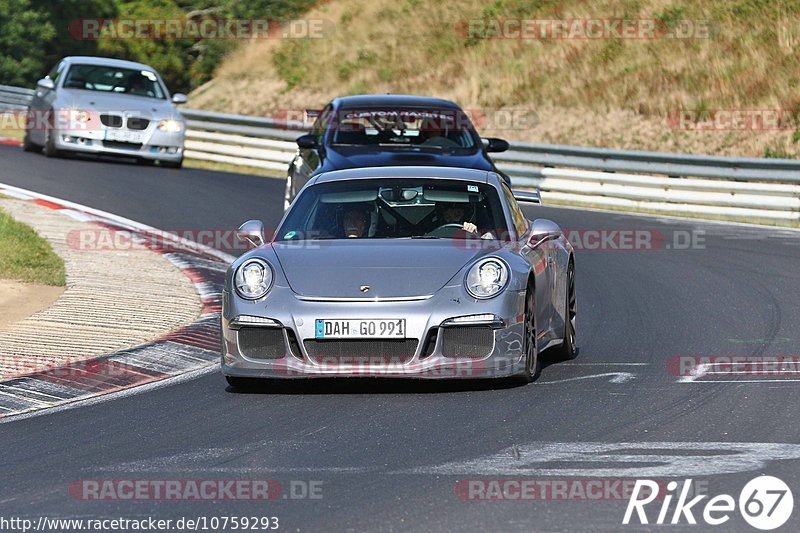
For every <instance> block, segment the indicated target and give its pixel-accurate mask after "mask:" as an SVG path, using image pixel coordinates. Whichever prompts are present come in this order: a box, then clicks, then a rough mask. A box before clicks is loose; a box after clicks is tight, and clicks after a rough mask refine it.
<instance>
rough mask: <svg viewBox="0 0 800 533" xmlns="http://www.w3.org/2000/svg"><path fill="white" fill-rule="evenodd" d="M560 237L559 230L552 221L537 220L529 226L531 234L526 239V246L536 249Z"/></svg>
mask: <svg viewBox="0 0 800 533" xmlns="http://www.w3.org/2000/svg"><path fill="white" fill-rule="evenodd" d="M560 236H561V228H560V227H558V224H556V223H555V222H553V221H552V220H547V219H546V218H537V219H536V220H534V221H533V224H531V233H530V237H528V244H529V245H530V247H531V248H536V247H537V246H539V245H541V244H542V243H543V242H546V241H549V240H552V239H557V238H559V237H560Z"/></svg>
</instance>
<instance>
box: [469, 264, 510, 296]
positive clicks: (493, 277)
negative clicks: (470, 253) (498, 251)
mask: <svg viewBox="0 0 800 533" xmlns="http://www.w3.org/2000/svg"><path fill="white" fill-rule="evenodd" d="M464 285H465V286H466V289H467V292H468V293H470V295H471V296H473V297H474V298H478V299H486V298H492V297H493V296H497V295H498V294H500V293H501V292H502V291H503V289H505V288H506V285H508V266H507V265H506V263H505V261H503V260H502V259H498V258H497V257H488V258H486V259H481V260H480V261H478V262H477V263H475V264H474V265H472V268H470V269H469V272H467V277H466V278H465V279H464Z"/></svg>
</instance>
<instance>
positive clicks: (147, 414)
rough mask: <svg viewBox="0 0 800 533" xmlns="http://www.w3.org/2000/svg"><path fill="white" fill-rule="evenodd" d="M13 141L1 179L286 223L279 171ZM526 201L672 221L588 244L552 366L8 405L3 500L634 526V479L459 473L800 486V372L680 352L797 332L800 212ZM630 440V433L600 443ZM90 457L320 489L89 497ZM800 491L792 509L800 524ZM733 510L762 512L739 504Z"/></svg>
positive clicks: (443, 521)
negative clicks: (545, 492)
mask: <svg viewBox="0 0 800 533" xmlns="http://www.w3.org/2000/svg"><path fill="white" fill-rule="evenodd" d="M0 161H1V162H2V164H1V165H0V182H4V183H7V184H10V185H15V186H18V187H23V188H26V189H30V190H34V191H37V192H40V193H44V194H48V195H52V196H57V197H59V198H63V199H66V200H71V201H74V202H79V203H82V204H85V205H88V206H91V207H94V208H97V209H103V210H106V211H109V212H112V213H115V214H117V215H121V216H124V217H128V218H131V219H133V220H137V221H139V222H143V223H145V224H149V225H152V226H155V227H158V228H162V229H195V230H196V229H220V230H223V229H233V228H235V227H236V226H238V224H239V223H240V222H242V221H244V220H247V219H249V218H260V219H262V220H264V223H265V224H266V225H267V227H274V225H275V224H276V223H277V222H278V220H279V218H280V215H281V205H282V201H283V197H282V195H283V182H282V181H280V180H272V179H266V178H261V177H251V176H245V175H240V174H230V173H220V172H211V171H204V170H194V169H183V170H179V171H178V170H167V169H160V168H142V167H138V166H136V165H134V164H129V163H125V162H113V161H102V162H100V161H89V160H77V159H67V160H62V159H59V160H53V159H46V158H44V157H43V156H41V155H37V154H29V153H24V152H23V151H22V150H21V149H19V148H15V147H9V146H0ZM526 213H527V215H528V216H529V217H530V218H536V217H540V216H543V217H547V218H551V219H553V220H555V221H556V222H558V223H559V224H560V225H561V226H562V227H564V228H568V229H574V230H604V231H612V230H634V229H636V230H640V231H646V232H651V233H650V234H652V235H658V236H662V237H663V239H664V240H663V241H661V240H659V239H656V240H657V241H658V242H660V243H662V244H663V245H661V246H659V248H660V249H658V250H638V251H637V250H633V251H631V250H625V251H623V250H613V249H610V250H579V251H578V252H577V255H576V259H577V283H578V299H579V313H578V342H579V345H580V350H581V351H580V355H579V356H578V357H577V358H576V359H575V360H573V361H570V362H566V363H558V364H551V365H548V366H546V367H545V368H544V370H543V371H542V374H541V377H540V378H539V380H538V381H537V382H536V383H534V384H532V385H529V386H518V387H500V386H497V385H491V384H480V383H477V384H476V383H472V382H466V383H455V384H448V383H446V384H441V383H421V384H420V383H413V382H395V381H389V382H387V381H368V382H364V381H337V382H330V381H320V382H317V381H314V382H311V383H308V384H300V383H291V384H288V385H286V386H281V387H279V388H277V389H265V390H263V391H259V392H255V393H236V392H233V391H232V390H230V389H226V386H225V381H224V379H223V377H222V376H221V375H220V374H218V373H216V372H215V373H211V374H208V375H205V376H202V377H199V378H197V379H194V380H190V381H186V382H183V383H179V384H175V385H172V386H167V387H162V388H158V389H155V390H150V391H146V392H143V393H141V394H134V395H130V396H127V397H124V398H119V399H113V400H110V401H105V402H99V403H96V404H93V405H88V406H83V407H79V408H75V409H71V410H65V411H61V412H55V413H51V414H44V415H42V416H35V417H32V418H29V419H25V420H18V421H11V422H9V423H6V424H0V448H2V450H3V455H2V459H0V462H1V463H2V473H3V483H2V484H0V515H2V516H11V515H13V516H28V517H38V516H40V515H47V516H51V517H56V516H60V517H67V516H70V517H83V518H90V517H92V518H97V517H129V518H132V517H140V518H141V517H147V516H155V517H158V518H179V517H181V516H193V517H198V516H207V517H210V516H232V515H238V516H243V515H247V516H277V517H279V518H280V524H281V529H286V530H297V529H299V530H304V531H308V530H312V531H316V530H330V531H346V530H352V531H409V530H410V531H429V530H430V531H464V530H466V531H470V530H485V531H531V530H536V531H543V530H546V531H598V530H604V531H619V530H621V529H620V527H621V526H620V524H621V521H622V517H623V514H624V511H625V507H626V504H627V501H626V500H615V499H613V498H612V499H611V500H609V501H600V502H598V501H586V500H584V499H579V498H576V499H572V500H570V501H552V500H550V501H507V502H495V501H465V500H464V499H462V498H460V497H459V494H460V493H458V494H457V491H456V486H457V481H458V480H470V479H478V480H481V479H489V478H495V479H497V478H526V479H538V480H541V479H567V478H569V479H578V480H590V479H613V478H619V477H624V478H626V479H627V478H632V479H636V478H642V477H653V478H655V479H676V480H681V481H682V480H683V479H685V478H687V477H694V479H696V480H701V481H703V482H704V483H705V486H706V487H707V489H708V491H709V492H710V493H711V494H712V495H713V494H720V493H728V494H732V495H733V496H734V498H738V495H739V491H740V490H741V488H742V487H743V485H744V484H745V483H746V482H747V481H748V480H749V479H751V478H753V477H755V476H756V475H758V474H761V473H769V474H772V475H776V476H778V477H780V478H781V479H783V481H785V482H786V483H787V484H788V485H789V487H792V488H793V489H795V495H796V494H798V493H800V446H798V445H800V432H798V427H797V397H798V395H797V388H798V384H799V383H798V382H795V381H789V379H791V378H786V377H785V376H782V377H781V378H778V379H776V378H766V377H759V376H755V377H752V376H751V377H748V378H747V379H746V381H745V380H743V379H742V378H740V377H734V378H733V379H728V380H726V381H720V382H714V380H713V379H696V380H694V381H691V380H686V379H684V380H683V382H682V381H681V376H678V375H676V373H675V372H673V371H671V370H670V369H671V368H672V367H670V366H669V365H668V362H670V361H675V359H670V358H672V357H675V356H714V355H716V356H723V355H734V354H735V355H769V354H783V355H792V354H794V355H796V354H798V353H800V335H799V334H798V331H800V299H798V287H800V269H798V266H797V265H798V264H800V232H791V231H787V230H777V229H761V228H752V227H745V226H732V225H721V224H712V223H702V222H692V221H675V220H669V219H659V218H653V217H642V216H638V217H637V216H630V215H623V214H612V213H600V212H588V211H579V210H572V209H559V208H550V207H542V208H529V209H527V210H526ZM691 232H695V233H694V235H695V236H696V237H697V236H700V237H701V240H702V242H701V243H698V244H699V245H698V246H696V247H692V248H689V249H675V246H674V244H675V241H674V239H676V238H679V237H676V235H678V236H683V235H687V234H692V233H691ZM579 235H586V234H585V233H579ZM666 245H670V246H669V248H667V246H666ZM798 378H800V376H798ZM617 443H628V444H626V445H625V446H624V447H621V448H622V449H620V450H611V452H609V450H608V449H606V448H604V447H603V446H602V444H617ZM675 443H679V444H675ZM702 443H755V444H752V445H742V446H730V447H729V448H727V451H726V446H724V445H721V444H711V445H704V444H702ZM769 443H772V444H771V445H767V444H769ZM623 449H624V450H626V451H625V453H623ZM557 452H558V453H557ZM615 455H616V458H615V457H614V456H615ZM637 455H641V456H642V457H641V458H639V459H637V457H636V456H637ZM620 456H621V457H620ZM687 456H688V457H690V458H693V460H692V461H687V460H685V459H686V457H687ZM621 469H626V470H621ZM559 471H563V472H564V473H563V475H559V474H558V472H559ZM86 479H93V480H103V479H117V480H119V479H159V480H167V479H183V480H186V479H269V480H278V481H280V482H281V485H282V486H283V487H284V489H287V488H288V487H289V486H290V485H291V481H292V480H294V481H301V482H308V481H321V482H322V484H321V487H322V488H321V498H319V499H308V498H300V499H293V498H291V497H288V498H278V499H276V500H274V501H269V502H263V501H262V502H246V501H223V502H201V501H185V500H183V501H163V500H162V501H139V502H130V501H84V500H82V499H78V498H75V497H74V496H73V495H71V494H70V492H69V486H70V484H71V483H73V482H75V481H78V480H86ZM295 485H296V486H302V483H296V484H295ZM287 492H288V490H285V492H284V494H286V493H287ZM654 509H655V510H653V511H652V512H651V513H650V516H651V519H652V520H654V519H655V516H656V514H657V508H654ZM799 513H800V510H798V509H795V513H794V517H793V518H792V521H791V522H790V523H789V524H788V525H787V526H786V527H787V528H788V529H787V530H797V529H798V524H799V523H800V518H798V516H800V514H799ZM695 514H696V515H697V514H698V513H695ZM684 524H685V522H684ZM639 528H640V529H641V528H642V526H639ZM627 529H632V530H635V528H634V527H633V526H630V527H629V528H627ZM687 529H691V528H690V527H687ZM724 529H725V530H726V531H731V530H737V531H738V530H741V531H749V530H751V529H750V526H748V525H747V523H745V522H744V520H743V519H742V517H741V516H739V515H734V516H732V518H731V521H730V522H729V523H728V524H726V525H725V526H724ZM623 530H624V529H623Z"/></svg>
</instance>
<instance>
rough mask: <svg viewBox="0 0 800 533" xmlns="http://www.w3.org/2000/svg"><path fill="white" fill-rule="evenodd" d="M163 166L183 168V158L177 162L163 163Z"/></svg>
mask: <svg viewBox="0 0 800 533" xmlns="http://www.w3.org/2000/svg"><path fill="white" fill-rule="evenodd" d="M161 166H162V167H164V168H182V167H183V158H182V157H181V158H180V159H178V160H177V161H161Z"/></svg>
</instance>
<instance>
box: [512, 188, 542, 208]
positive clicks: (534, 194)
mask: <svg viewBox="0 0 800 533" xmlns="http://www.w3.org/2000/svg"><path fill="white" fill-rule="evenodd" d="M511 192H512V193H513V194H514V199H515V200H516V201H517V202H520V203H527V204H536V205H542V193H541V192H540V191H539V189H534V190H532V191H517V190H515V191H511Z"/></svg>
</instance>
